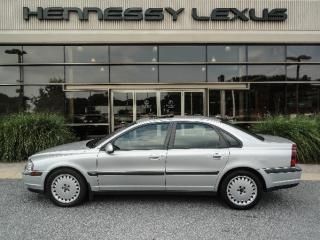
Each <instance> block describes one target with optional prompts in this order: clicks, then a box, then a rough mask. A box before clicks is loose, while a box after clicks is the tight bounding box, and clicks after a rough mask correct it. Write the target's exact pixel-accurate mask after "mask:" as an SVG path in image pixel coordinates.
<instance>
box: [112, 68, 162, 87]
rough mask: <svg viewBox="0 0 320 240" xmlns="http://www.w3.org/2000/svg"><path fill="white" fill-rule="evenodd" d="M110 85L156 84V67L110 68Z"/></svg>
mask: <svg viewBox="0 0 320 240" xmlns="http://www.w3.org/2000/svg"><path fill="white" fill-rule="evenodd" d="M110 82H111V83H157V82H158V66H156V65H134V66H131V65H129V66H128V65H127V66H126V65H123V66H111V69H110Z"/></svg>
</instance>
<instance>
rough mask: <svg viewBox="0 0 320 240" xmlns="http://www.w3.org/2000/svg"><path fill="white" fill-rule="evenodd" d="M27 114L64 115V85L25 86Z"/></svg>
mask: <svg viewBox="0 0 320 240" xmlns="http://www.w3.org/2000/svg"><path fill="white" fill-rule="evenodd" d="M24 95H25V99H26V111H27V112H50V113H59V114H63V113H64V110H65V109H64V100H65V93H64V91H63V87H62V85H47V86H25V87H24Z"/></svg>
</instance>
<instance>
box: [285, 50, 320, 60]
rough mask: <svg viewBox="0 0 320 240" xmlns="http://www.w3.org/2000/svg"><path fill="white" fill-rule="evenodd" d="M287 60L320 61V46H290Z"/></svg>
mask: <svg viewBox="0 0 320 240" xmlns="http://www.w3.org/2000/svg"><path fill="white" fill-rule="evenodd" d="M287 61H293V62H298V61H301V62H304V61H309V62H320V46H288V47H287Z"/></svg>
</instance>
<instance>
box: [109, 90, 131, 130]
mask: <svg viewBox="0 0 320 240" xmlns="http://www.w3.org/2000/svg"><path fill="white" fill-rule="evenodd" d="M113 120H114V130H116V129H118V128H121V127H123V126H124V125H126V124H128V123H132V122H133V93H132V92H114V93H113Z"/></svg>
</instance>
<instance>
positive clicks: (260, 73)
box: [247, 65, 286, 82]
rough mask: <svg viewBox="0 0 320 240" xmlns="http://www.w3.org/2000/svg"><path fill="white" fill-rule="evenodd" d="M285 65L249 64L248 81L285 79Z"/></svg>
mask: <svg viewBox="0 0 320 240" xmlns="http://www.w3.org/2000/svg"><path fill="white" fill-rule="evenodd" d="M285 80H286V75H285V66H281V65H265V66H259V65H249V66H248V76H247V81H249V82H259V81H260V82H261V81H267V82H269V81H270V82H276V81H285Z"/></svg>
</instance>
